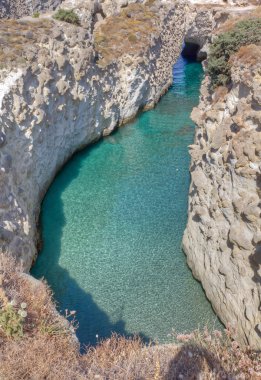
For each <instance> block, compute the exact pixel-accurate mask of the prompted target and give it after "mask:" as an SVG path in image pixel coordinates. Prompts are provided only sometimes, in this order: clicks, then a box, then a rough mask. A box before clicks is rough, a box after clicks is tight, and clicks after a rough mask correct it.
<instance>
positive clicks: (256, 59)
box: [230, 44, 261, 67]
mask: <svg viewBox="0 0 261 380" xmlns="http://www.w3.org/2000/svg"><path fill="white" fill-rule="evenodd" d="M260 62H261V47H260V46H257V45H254V44H251V45H247V46H241V48H240V49H239V51H238V52H237V53H236V54H234V55H233V56H232V57H231V59H230V63H231V64H233V63H239V64H243V65H246V66H249V67H250V66H254V65H256V64H257V63H260Z"/></svg>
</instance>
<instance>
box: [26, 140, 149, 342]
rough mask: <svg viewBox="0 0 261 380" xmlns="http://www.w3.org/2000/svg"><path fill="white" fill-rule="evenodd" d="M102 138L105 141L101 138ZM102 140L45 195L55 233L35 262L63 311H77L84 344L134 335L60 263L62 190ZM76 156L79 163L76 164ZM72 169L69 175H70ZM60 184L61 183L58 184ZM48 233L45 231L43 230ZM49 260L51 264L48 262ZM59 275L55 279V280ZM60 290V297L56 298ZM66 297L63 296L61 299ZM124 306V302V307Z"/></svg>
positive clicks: (68, 166)
mask: <svg viewBox="0 0 261 380" xmlns="http://www.w3.org/2000/svg"><path fill="white" fill-rule="evenodd" d="M101 142H102V141H101ZM101 142H98V143H95V145H93V146H90V147H88V148H86V149H85V150H83V151H81V152H79V153H76V155H75V157H74V159H73V160H70V161H69V162H68V163H67V164H66V168H65V170H64V169H63V170H62V171H61V172H60V173H59V174H58V175H57V178H58V177H59V181H54V182H53V184H52V186H54V187H56V189H55V191H54V193H55V196H54V197H52V194H51V197H50V194H48V199H46V198H45V199H44V201H43V202H47V206H46V205H45V208H46V209H48V208H49V207H51V208H52V215H53V216H54V218H52V219H51V220H49V219H48V223H51V224H52V229H50V228H49V229H48V232H50V231H51V233H52V236H51V238H50V237H49V238H48V240H47V241H44V239H43V247H42V251H41V252H40V253H39V256H38V258H37V263H36V265H34V266H33V268H32V270H31V274H32V275H33V276H35V277H37V278H44V279H45V280H46V281H47V283H48V285H49V286H50V287H51V289H52V291H53V293H54V298H55V300H56V304H57V309H58V311H60V312H61V313H62V314H64V313H65V310H66V309H67V310H70V311H73V310H74V311H76V320H77V323H78V328H77V331H76V335H77V337H78V339H79V341H80V344H81V347H82V348H83V347H84V346H89V345H96V344H97V343H98V341H100V340H103V339H106V338H109V337H110V336H111V335H112V333H117V334H119V335H122V336H125V337H132V336H134V335H133V334H130V333H129V332H128V331H127V330H126V323H125V321H124V320H123V319H121V318H120V319H119V320H118V321H117V322H115V323H112V322H111V321H110V318H109V317H108V315H107V314H106V313H105V312H104V311H103V310H102V309H100V308H99V306H98V305H97V304H96V303H95V301H94V299H93V297H92V295H91V294H90V293H87V292H85V291H84V290H83V289H82V288H81V287H80V286H79V285H78V283H77V281H75V280H74V278H72V277H71V275H70V273H69V271H68V270H66V269H64V268H63V267H62V266H60V265H59V258H60V256H61V249H62V247H61V239H62V235H63V228H64V226H65V225H66V218H65V215H64V205H63V200H62V193H63V191H64V189H66V188H67V187H68V186H69V185H70V183H71V182H72V181H73V180H75V179H76V178H77V177H78V175H79V172H80V169H81V161H83V158H85V157H86V156H88V155H89V154H90V152H91V150H92V149H97V148H98V147H99V144H101ZM75 160H76V161H77V164H75ZM68 173H69V175H68ZM58 186H59V187H58ZM45 224H46V223H43V215H42V213H41V215H40V225H41V227H44V225H45ZM41 232H42V233H43V235H44V231H41ZM45 263H48V265H45ZM54 278H55V281H54ZM56 294H57V295H59V299H56ZM61 298H62V299H61ZM123 308H124V306H122V309H123ZM137 335H139V337H140V338H141V339H142V340H143V341H144V342H145V343H148V342H149V341H150V339H149V338H148V337H147V336H145V335H144V334H143V333H142V332H138V333H137Z"/></svg>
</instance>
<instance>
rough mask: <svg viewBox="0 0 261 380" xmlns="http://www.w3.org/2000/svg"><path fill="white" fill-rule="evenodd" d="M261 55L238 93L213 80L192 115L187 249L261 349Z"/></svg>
mask: <svg viewBox="0 0 261 380" xmlns="http://www.w3.org/2000/svg"><path fill="white" fill-rule="evenodd" d="M260 75H261V55H260V47H256V46H254V45H252V46H249V47H242V48H241V49H240V51H239V52H238V53H237V54H236V56H234V58H233V64H232V85H231V88H225V87H219V88H218V89H217V90H216V91H214V92H213V91H211V90H210V87H209V78H208V77H207V78H206V79H205V80H204V82H203V85H202V88H201V99H200V104H199V106H198V107H197V108H195V109H194V110H193V112H192V119H193V120H194V121H195V123H196V125H197V128H196V134H195V142H194V144H193V145H192V146H190V153H191V158H192V161H191V186H190V194H189V218H188V224H187V228H186V231H185V234H184V238H183V248H184V251H185V253H186V255H187V258H188V264H189V266H190V267H191V269H192V271H193V274H194V276H195V277H196V278H197V279H199V280H200V281H201V282H202V285H203V287H204V289H205V291H206V295H207V297H208V298H209V299H210V301H211V303H212V305H213V307H214V309H215V311H216V313H217V314H218V315H219V317H220V318H221V320H222V321H223V322H224V323H225V324H226V325H227V324H228V323H231V324H232V325H234V327H235V328H236V330H237V333H238V335H239V337H240V339H241V341H244V342H245V343H248V344H250V345H251V347H253V348H256V349H258V348H259V349H260V344H261V339H260V337H261V323H260V322H261V318H260V317H261V316H260V301H261V286H260V285H261V270H260V264H261V260H260V257H261V219H260V214H261V209H260V205H261V203H260V197H261V76H260Z"/></svg>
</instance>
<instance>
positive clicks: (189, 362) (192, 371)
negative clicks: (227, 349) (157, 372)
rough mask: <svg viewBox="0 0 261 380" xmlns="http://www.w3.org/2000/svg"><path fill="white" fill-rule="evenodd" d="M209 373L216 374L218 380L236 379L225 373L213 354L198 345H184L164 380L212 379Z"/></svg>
mask: <svg viewBox="0 0 261 380" xmlns="http://www.w3.org/2000/svg"><path fill="white" fill-rule="evenodd" d="M209 372H212V373H213V372H214V373H215V379H216V380H221V379H222V380H226V379H227V380H228V379H232V378H234V377H232V376H231V374H228V373H227V372H226V371H225V369H224V368H223V366H222V364H221V363H220V361H219V360H218V359H217V358H216V357H215V355H213V354H212V353H211V352H209V351H207V350H206V349H204V348H202V347H199V346H197V345H184V346H182V347H181V348H180V350H179V351H178V353H177V354H176V356H175V357H174V359H172V360H171V361H170V364H169V368H168V372H167V374H166V375H165V377H164V380H179V379H186V380H193V379H201V378H202V377H204V378H205V376H209V378H210V377H211V374H210V373H209ZM206 378H207V377H206ZM211 378H212V377H211Z"/></svg>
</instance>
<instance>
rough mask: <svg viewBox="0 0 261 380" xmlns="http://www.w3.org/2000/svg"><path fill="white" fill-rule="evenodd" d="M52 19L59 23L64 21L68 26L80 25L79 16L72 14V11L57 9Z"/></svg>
mask: <svg viewBox="0 0 261 380" xmlns="http://www.w3.org/2000/svg"><path fill="white" fill-rule="evenodd" d="M53 18H54V19H55V20H59V21H65V22H68V23H69V24H75V25H80V19H79V16H78V15H77V14H76V13H75V12H74V10H72V9H71V10H66V9H62V8H61V9H59V10H58V11H57V12H56V13H55V14H54V15H53Z"/></svg>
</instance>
